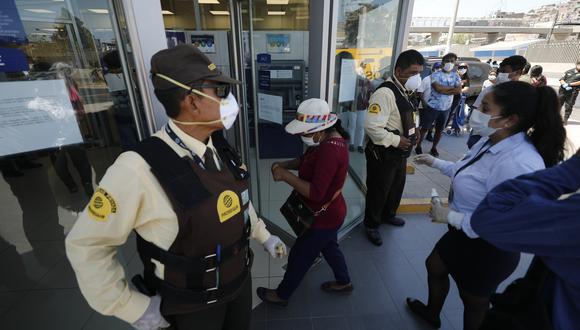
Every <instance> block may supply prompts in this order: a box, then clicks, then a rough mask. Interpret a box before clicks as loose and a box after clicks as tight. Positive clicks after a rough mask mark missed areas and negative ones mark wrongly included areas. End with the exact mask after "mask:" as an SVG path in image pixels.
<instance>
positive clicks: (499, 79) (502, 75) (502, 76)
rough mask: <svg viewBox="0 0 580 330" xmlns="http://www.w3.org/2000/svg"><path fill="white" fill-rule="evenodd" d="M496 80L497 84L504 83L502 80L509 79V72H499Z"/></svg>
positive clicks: (506, 80)
mask: <svg viewBox="0 0 580 330" xmlns="http://www.w3.org/2000/svg"><path fill="white" fill-rule="evenodd" d="M496 81H497V83H498V84H501V83H504V82H508V81H510V74H509V73H505V72H501V73H498V74H497V78H496Z"/></svg>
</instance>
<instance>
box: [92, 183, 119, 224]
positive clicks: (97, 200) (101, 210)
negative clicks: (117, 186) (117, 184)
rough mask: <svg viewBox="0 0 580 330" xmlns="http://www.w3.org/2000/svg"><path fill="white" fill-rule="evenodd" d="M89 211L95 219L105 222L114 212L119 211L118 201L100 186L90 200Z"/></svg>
mask: <svg viewBox="0 0 580 330" xmlns="http://www.w3.org/2000/svg"><path fill="white" fill-rule="evenodd" d="M87 211H88V213H89V216H90V217H91V218H93V220H95V221H101V222H105V221H107V220H109V216H110V215H111V214H112V213H117V202H116V201H115V199H114V198H113V196H111V195H109V193H108V192H106V191H105V190H104V189H102V188H98V189H97V191H96V192H95V193H94V194H93V197H92V198H91V201H90V202H89V207H88V209H87Z"/></svg>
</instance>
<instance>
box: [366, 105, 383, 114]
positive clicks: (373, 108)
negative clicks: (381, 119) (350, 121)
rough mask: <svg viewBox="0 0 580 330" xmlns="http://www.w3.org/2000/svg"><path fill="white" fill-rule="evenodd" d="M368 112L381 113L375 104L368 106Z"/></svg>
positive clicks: (378, 106) (379, 107)
mask: <svg viewBox="0 0 580 330" xmlns="http://www.w3.org/2000/svg"><path fill="white" fill-rule="evenodd" d="M369 112H370V113H374V114H377V113H379V112H381V106H380V105H378V104H376V103H373V104H371V105H370V106H369Z"/></svg>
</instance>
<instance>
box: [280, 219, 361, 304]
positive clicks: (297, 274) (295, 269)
mask: <svg viewBox="0 0 580 330" xmlns="http://www.w3.org/2000/svg"><path fill="white" fill-rule="evenodd" d="M337 231H338V229H310V230H308V231H307V232H306V233H305V234H304V235H302V236H301V237H298V239H297V240H296V242H295V243H294V246H293V247H292V249H291V250H290V255H289V256H288V265H287V267H286V273H285V274H284V279H283V280H282V282H281V283H280V285H279V286H278V289H276V293H277V294H278V297H280V298H282V299H284V300H288V299H289V298H290V296H291V295H292V293H293V292H294V291H295V290H296V288H298V285H299V284H300V282H301V281H302V279H303V278H304V275H306V272H307V271H308V270H309V269H310V267H311V266H312V263H314V260H316V257H318V255H319V254H320V253H321V252H322V255H323V256H324V259H325V260H326V262H328V265H329V266H330V268H332V271H333V272H334V277H335V279H336V282H338V283H339V284H348V283H350V277H349V275H348V269H347V267H346V262H345V260H344V255H343V254H342V252H341V251H340V249H339V248H338V240H337Z"/></svg>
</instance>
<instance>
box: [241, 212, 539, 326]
mask: <svg viewBox="0 0 580 330" xmlns="http://www.w3.org/2000/svg"><path fill="white" fill-rule="evenodd" d="M406 218H407V220H409V221H408V222H407V225H406V226H405V227H403V228H394V227H387V226H383V227H381V232H382V235H383V240H384V244H383V246H381V247H378V248H377V247H375V246H373V245H371V244H370V243H369V242H367V240H366V238H365V237H364V233H363V232H362V230H361V229H360V228H356V229H355V230H354V231H353V232H351V234H350V235H349V236H348V237H347V238H346V239H345V240H343V241H342V243H341V248H342V251H343V252H344V254H345V256H346V259H347V263H348V266H349V271H350V273H351V277H352V281H353V284H354V286H355V290H354V292H353V293H352V295H347V296H344V295H328V294H326V293H324V292H322V291H321V290H320V288H319V287H320V284H321V283H322V282H324V281H327V280H329V279H332V272H331V271H330V269H329V267H328V266H327V265H326V263H324V262H322V263H321V264H319V265H317V266H315V267H314V268H312V269H311V270H310V272H309V273H308V274H307V276H306V278H305V279H304V281H303V282H302V284H301V285H300V287H299V288H298V290H297V291H296V292H295V294H294V295H293V296H292V298H291V301H290V304H289V305H288V307H286V308H280V307H276V306H267V305H265V304H260V305H259V306H258V307H257V308H255V309H254V312H253V326H252V329H254V330H266V329H271V330H280V329H283V330H286V329H288V330H306V329H308V330H311V329H312V330H318V329H321V330H327V329H333V330H334V329H340V330H383V329H384V330H387V329H393V330H403V329H413V330H414V329H430V328H429V327H427V326H425V324H423V322H422V321H421V320H418V319H416V318H415V317H414V316H413V315H411V314H410V313H409V311H408V310H407V308H406V305H405V298H406V297H408V296H412V297H416V298H420V299H426V297H427V274H426V270H425V266H424V262H425V258H426V257H427V255H428V254H429V253H430V252H431V250H432V248H433V246H434V245H435V242H436V241H437V240H438V239H439V238H440V237H441V235H442V234H443V233H444V232H445V231H446V227H445V226H442V225H438V224H433V223H431V222H429V221H428V220H427V217H426V216H425V215H409V216H406ZM529 261H530V256H524V257H523V258H522V262H521V263H520V266H519V267H518V270H517V271H516V273H514V275H512V277H511V278H510V279H509V280H508V281H511V280H512V279H514V278H517V277H520V276H521V275H522V274H523V272H524V271H525V268H526V266H527V265H528V264H529ZM272 282H273V281H272V280H271V281H270V284H271V285H270V287H271V288H275V287H276V286H273V285H272ZM274 282H275V281H274ZM506 282H507V281H506ZM256 284H257V283H255V285H254V287H256V286H257V285H256ZM259 285H262V284H259ZM504 287H505V284H504V285H502V287H501V289H502V290H503V288H504ZM462 320H463V316H462V304H461V301H460V299H459V295H458V292H457V288H456V287H455V285H454V284H453V285H452V289H451V292H450V294H449V297H448V299H447V301H446V303H445V307H444V312H443V315H442V322H443V326H442V328H441V329H455V330H461V329H462Z"/></svg>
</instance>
